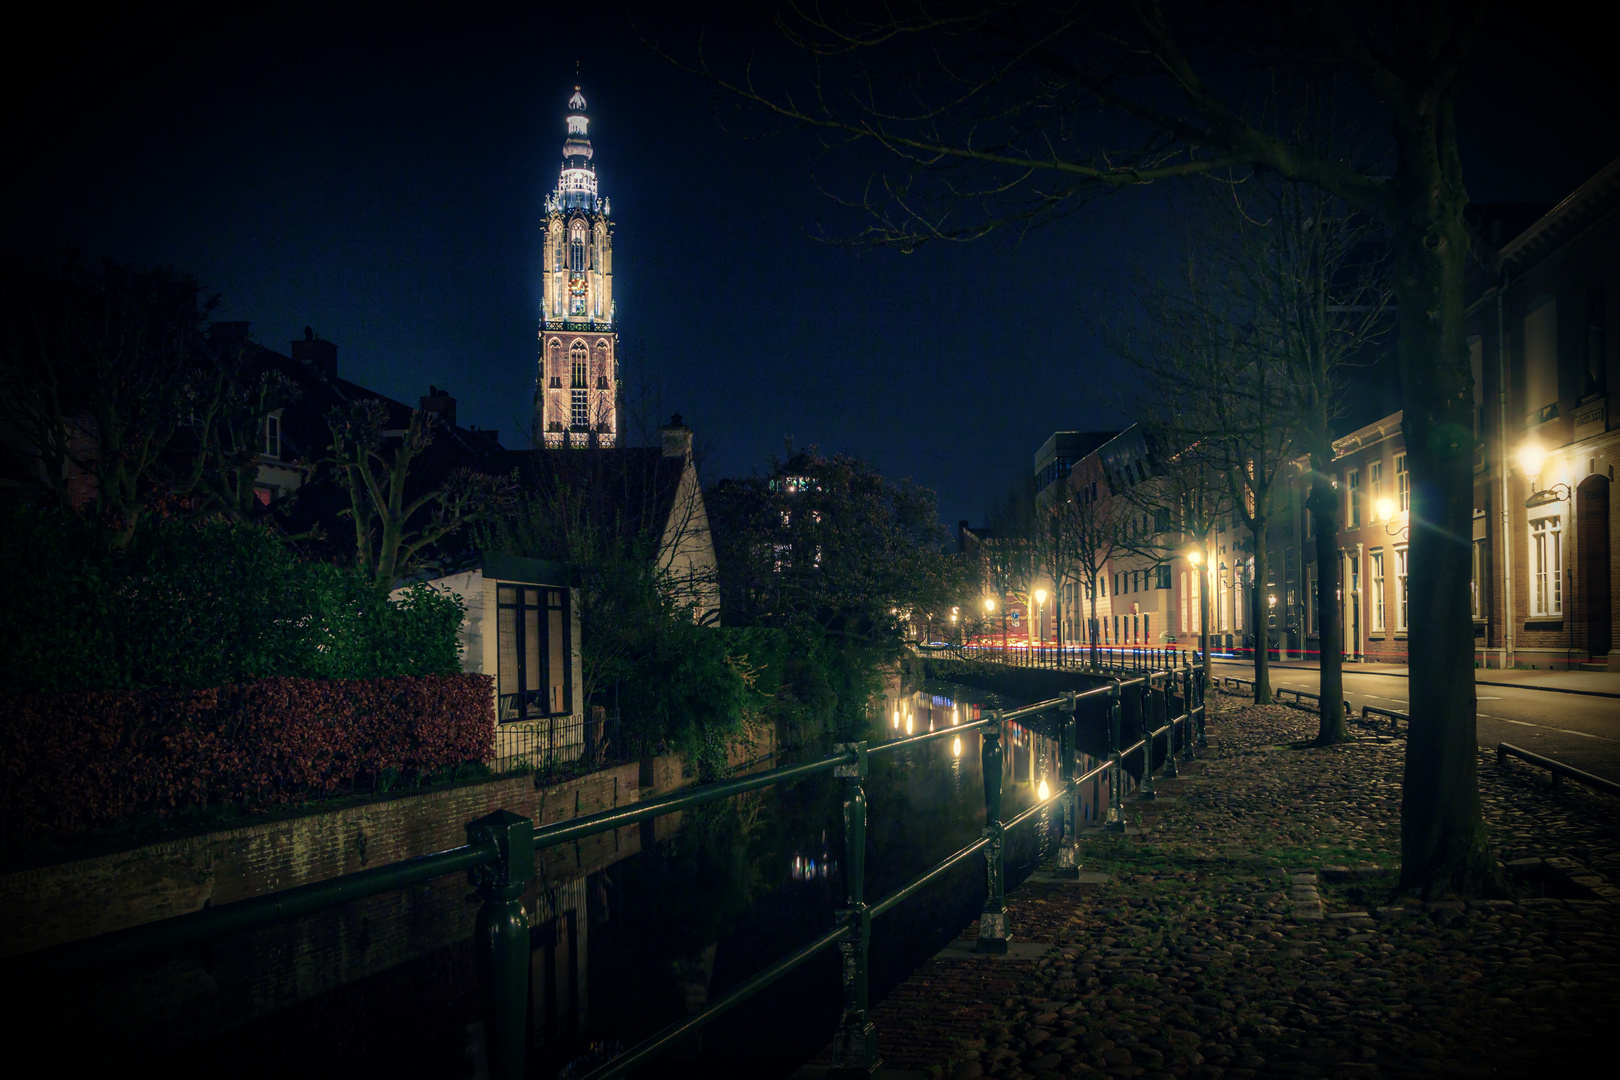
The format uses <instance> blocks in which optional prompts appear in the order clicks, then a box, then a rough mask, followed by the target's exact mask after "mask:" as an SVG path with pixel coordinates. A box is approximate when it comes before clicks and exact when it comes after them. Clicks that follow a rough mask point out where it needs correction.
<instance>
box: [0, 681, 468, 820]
mask: <svg viewBox="0 0 1620 1080" xmlns="http://www.w3.org/2000/svg"><path fill="white" fill-rule="evenodd" d="M494 741H495V714H494V707H493V697H492V694H491V686H490V677H489V676H487V675H424V676H398V677H395V678H387V679H340V680H317V679H294V678H274V679H262V680H258V681H255V682H250V683H243V684H240V685H235V686H224V687H219V688H216V689H209V690H104V691H83V692H80V693H72V694H52V695H29V696H21V697H0V835H5V836H12V837H18V836H23V835H34V836H42V835H64V834H69V833H75V832H80V831H83V830H85V829H93V828H99V827H102V826H106V825H114V824H118V823H121V822H127V821H131V820H134V819H138V818H142V817H148V816H151V815H160V816H166V815H173V814H176V813H179V812H181V811H185V810H191V809H199V808H203V807H221V806H236V807H238V808H241V809H246V810H252V809H255V808H260V807H269V806H275V805H278V804H286V803H294V802H301V801H304V800H307V799H312V798H319V797H321V796H325V795H330V794H333V793H334V792H338V791H342V790H348V789H354V788H356V787H359V788H361V789H369V786H370V785H373V784H375V782H376V780H377V778H378V777H379V776H398V777H399V778H400V779H402V780H405V781H407V782H408V781H410V780H413V779H416V778H419V777H421V776H424V775H426V774H429V773H432V772H434V771H436V770H439V769H443V768H446V767H454V766H458V765H462V764H465V763H467V762H483V761H487V760H488V759H489V756H490V754H491V752H492V750H493V748H494Z"/></svg>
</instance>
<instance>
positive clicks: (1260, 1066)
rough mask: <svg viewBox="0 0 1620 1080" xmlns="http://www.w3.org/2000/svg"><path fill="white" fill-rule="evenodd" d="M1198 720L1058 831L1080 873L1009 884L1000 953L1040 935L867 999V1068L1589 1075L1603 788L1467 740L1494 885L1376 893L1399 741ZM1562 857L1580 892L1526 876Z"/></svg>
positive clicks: (1617, 879)
mask: <svg viewBox="0 0 1620 1080" xmlns="http://www.w3.org/2000/svg"><path fill="white" fill-rule="evenodd" d="M1211 723H1212V727H1213V728H1214V729H1215V731H1216V734H1217V737H1215V738H1212V739H1211V745H1210V747H1209V749H1208V750H1207V751H1202V752H1201V754H1200V758H1199V760H1198V762H1197V763H1196V764H1195V765H1194V766H1193V767H1192V768H1193V771H1194V772H1195V773H1196V777H1197V778H1196V782H1189V783H1184V784H1181V785H1178V786H1177V788H1176V791H1177V795H1178V798H1177V799H1176V800H1174V801H1171V800H1155V801H1152V802H1143V803H1140V804H1136V805H1133V806H1132V808H1131V817H1132V831H1131V832H1130V833H1129V834H1127V835H1124V836H1121V835H1119V834H1105V833H1102V832H1101V831H1100V830H1090V831H1087V832H1085V833H1082V835H1081V837H1080V857H1081V860H1082V863H1083V864H1084V866H1085V867H1086V871H1085V872H1086V873H1088V874H1095V875H1097V876H1098V877H1099V878H1101V879H1102V880H1099V881H1097V882H1095V883H1093V884H1090V885H1088V887H1086V888H1083V889H1077V888H1074V887H1073V883H1072V881H1070V882H1048V881H1045V880H1043V879H1032V880H1031V882H1030V883H1028V884H1026V885H1025V886H1023V887H1021V888H1020V889H1018V890H1015V891H1014V892H1013V893H1012V894H1010V895H1009V897H1008V908H1009V920H1010V925H1011V927H1012V929H1013V933H1014V934H1015V935H1017V937H1015V939H1014V944H1015V946H1016V945H1018V944H1020V943H1021V942H1027V940H1028V939H1029V938H1036V939H1037V940H1039V941H1043V942H1044V941H1050V942H1051V943H1052V946H1051V947H1050V948H1047V947H1044V946H1043V947H1042V948H1041V949H1040V952H1039V953H1038V954H1037V955H1035V956H1030V957H1027V958H1022V959H1012V960H1002V961H999V962H993V963H989V964H985V963H965V962H963V960H964V959H966V958H967V957H964V958H963V959H948V958H946V957H947V956H948V955H949V953H946V954H941V958H940V959H936V960H931V961H929V962H928V963H927V964H925V965H924V966H923V968H921V969H919V971H918V972H917V973H916V974H915V975H913V976H912V978H911V979H909V980H907V981H906V982H904V983H902V984H901V985H900V986H899V987H897V988H896V989H895V990H893V991H891V992H890V993H889V994H888V995H887V996H886V998H885V999H884V1000H883V1001H881V1002H879V1003H878V1004H877V1005H876V1007H875V1009H874V1023H875V1025H876V1028H877V1032H878V1038H879V1042H880V1044H881V1045H882V1046H883V1048H884V1059H885V1063H886V1065H888V1066H889V1067H891V1068H895V1069H911V1070H916V1071H918V1072H924V1073H932V1074H934V1075H944V1076H955V1075H957V1073H956V1072H955V1071H954V1070H955V1069H958V1068H966V1067H967V1066H969V1065H976V1066H977V1067H978V1068H979V1070H980V1072H978V1073H971V1075H973V1076H979V1075H983V1076H992V1077H1003V1076H1005V1077H1021V1076H1029V1075H1034V1074H1047V1073H1050V1074H1056V1075H1064V1076H1097V1077H1102V1076H1110V1077H1122V1078H1123V1077H1137V1076H1143V1075H1147V1076H1156V1075H1161V1074H1162V1075H1166V1076H1175V1077H1178V1078H1182V1080H1199V1078H1208V1080H1216V1078H1217V1077H1219V1078H1222V1080H1244V1078H1245V1077H1254V1076H1345V1077H1349V1076H1367V1077H1385V1078H1392V1077H1398V1076H1403V1075H1409V1076H1424V1077H1427V1076H1432V1075H1444V1076H1453V1075H1455V1076H1472V1075H1479V1076H1487V1075H1496V1076H1527V1077H1532V1078H1539V1077H1541V1076H1542V1075H1544V1074H1549V1073H1552V1072H1555V1071H1559V1070H1569V1069H1577V1068H1578V1069H1580V1070H1581V1071H1582V1072H1588V1073H1589V1072H1592V1071H1594V1070H1593V1069H1592V1068H1591V1067H1590V1066H1591V1064H1592V1062H1593V1061H1595V1060H1601V1058H1600V1055H1603V1054H1606V1053H1607V1047H1606V1046H1604V1044H1603V1042H1602V1040H1603V1039H1604V1038H1605V1037H1606V1035H1607V1032H1608V1031H1609V1030H1610V1029H1611V1028H1612V1007H1613V1002H1615V1001H1617V1000H1620V813H1616V804H1615V803H1614V801H1613V799H1612V797H1609V796H1605V795H1603V794H1601V793H1597V792H1591V791H1589V790H1587V789H1584V788H1581V787H1579V786H1578V785H1566V787H1565V789H1563V790H1561V791H1550V790H1549V789H1548V788H1547V786H1546V784H1545V783H1544V782H1542V783H1537V782H1536V781H1535V779H1534V777H1533V776H1532V775H1531V774H1529V773H1527V772H1526V771H1524V770H1517V771H1515V770H1513V769H1511V768H1510V769H1505V770H1498V769H1497V768H1496V766H1495V763H1494V757H1493V756H1492V755H1490V754H1486V753H1482V754H1481V755H1480V757H1479V760H1478V766H1477V767H1478V775H1479V779H1480V797H1481V804H1482V808H1483V811H1484V815H1485V818H1486V823H1487V829H1488V839H1489V842H1490V843H1491V845H1492V846H1493V849H1494V850H1493V854H1494V856H1495V858H1496V859H1497V860H1499V863H1500V865H1501V866H1502V868H1503V871H1504V877H1503V880H1504V882H1506V888H1507V889H1508V890H1509V891H1508V893H1507V894H1506V895H1496V896H1490V897H1482V898H1457V897H1442V898H1437V900H1436V902H1435V903H1431V904H1428V905H1425V904H1423V903H1422V902H1421V900H1420V899H1419V898H1417V897H1415V896H1410V895H1400V894H1397V893H1396V892H1395V891H1394V890H1395V887H1396V885H1397V883H1398V880H1399V873H1400V867H1399V858H1400V832H1399V822H1400V803H1401V787H1400V783H1401V772H1402V768H1403V761H1404V757H1403V756H1404V752H1405V747H1404V744H1403V743H1401V742H1394V743H1390V744H1376V743H1356V744H1353V745H1348V746H1338V747H1322V748H1310V749H1304V750H1295V749H1291V747H1292V746H1294V745H1296V744H1300V743H1302V742H1304V741H1306V740H1308V739H1309V738H1310V737H1311V736H1313V735H1314V733H1315V725H1314V719H1313V718H1312V717H1311V716H1309V715H1307V714H1304V713H1301V712H1298V711H1296V710H1293V709H1286V708H1278V707H1275V706H1258V707H1257V706H1254V705H1252V704H1247V703H1245V702H1240V701H1236V700H1234V699H1223V700H1222V703H1221V710H1220V713H1219V715H1218V716H1217V717H1216V718H1215V719H1214V720H1212V722H1211ZM1138 814H1140V815H1141V830H1140V832H1138V831H1137V830H1136V826H1135V819H1136V817H1137V815H1138ZM1544 866H1545V867H1550V868H1551V872H1553V873H1556V874H1557V878H1551V877H1548V878H1545V879H1544V877H1543V867H1544ZM1577 876H1578V877H1581V878H1591V879H1595V880H1594V881H1591V882H1582V883H1581V884H1583V885H1585V886H1586V888H1585V890H1584V892H1585V896H1586V898H1584V899H1565V898H1562V897H1558V896H1543V895H1540V893H1541V891H1542V890H1543V889H1544V888H1551V887H1552V886H1551V885H1550V884H1548V883H1550V882H1552V881H1555V880H1562V881H1567V879H1568V878H1571V877H1577ZM1560 887H1562V888H1568V886H1560ZM1610 896H1612V897H1614V899H1615V901H1616V902H1610V900H1609V897H1610ZM1296 897H1297V899H1296ZM976 932H977V931H976V928H970V929H968V930H966V931H964V936H966V937H968V938H971V937H972V936H973V935H974V934H976ZM969 944H970V945H971V942H969ZM969 955H970V956H976V954H969ZM973 979H977V980H980V982H970V981H967V980H973ZM1036 1034H1039V1036H1040V1039H1039V1041H1036V1040H1035V1038H1034V1036H1035V1035H1036ZM998 1035H999V1036H1000V1040H999V1041H998V1038H997V1036H998ZM1021 1035H1027V1036H1029V1038H1028V1039H1027V1040H1026V1039H1024V1038H1021V1037H1020V1036H1021ZM1069 1040H1072V1041H1069ZM1015 1046H1016V1047H1017V1048H1016V1049H1009V1047H1015ZM987 1047H988V1048H989V1049H986V1048H987ZM969 1048H971V1049H969ZM1054 1056H1055V1057H1056V1058H1057V1059H1058V1060H1057V1061H1056V1062H1055V1063H1054V1062H1052V1061H1051V1060H1050V1059H1051V1058H1053V1057H1054ZM829 1060H830V1059H829ZM958 1062H960V1063H961V1064H955V1063H958ZM1602 1071H1607V1069H1603V1070H1602ZM970 1072H971V1070H969V1073H970ZM969 1073H963V1074H962V1075H963V1076H964V1080H966V1078H967V1076H968V1075H969Z"/></svg>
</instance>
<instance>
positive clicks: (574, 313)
mask: <svg viewBox="0 0 1620 1080" xmlns="http://www.w3.org/2000/svg"><path fill="white" fill-rule="evenodd" d="M567 123H568V138H567V140H566V141H565V142H564V143H563V162H562V172H561V174H560V175H559V176H558V178H557V189H556V190H555V191H553V192H552V193H551V195H550V196H549V197H548V198H547V199H546V218H545V223H544V225H542V226H541V228H542V230H543V231H544V233H545V243H544V246H543V252H544V254H543V255H542V261H541V280H542V281H543V282H544V295H543V297H542V298H541V301H540V358H539V369H538V372H537V374H536V376H535V383H534V427H535V431H534V443H535V445H536V446H545V447H550V448H556V447H567V446H588V445H595V446H602V447H611V446H614V445H616V444H617V442H618V438H619V415H618V414H619V360H618V351H619V336H618V334H617V333H616V332H615V331H614V321H613V320H614V302H613V222H612V221H611V220H610V219H609V217H608V213H609V206H608V200H607V198H606V197H605V196H602V195H601V194H599V193H598V191H597V188H596V164H595V162H594V161H593V160H592V157H593V153H594V152H593V151H592V149H591V141H590V139H589V137H588V136H587V133H586V129H587V128H588V127H589V125H590V118H589V117H587V116H586V115H585V95H584V94H582V93H580V89H579V87H577V86H576V87H574V96H573V97H571V98H569V99H568V119H567Z"/></svg>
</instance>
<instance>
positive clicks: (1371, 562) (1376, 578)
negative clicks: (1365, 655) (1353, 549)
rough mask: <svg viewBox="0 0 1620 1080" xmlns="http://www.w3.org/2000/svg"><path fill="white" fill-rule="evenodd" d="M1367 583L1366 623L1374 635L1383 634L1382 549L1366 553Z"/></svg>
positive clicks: (1374, 549)
mask: <svg viewBox="0 0 1620 1080" xmlns="http://www.w3.org/2000/svg"><path fill="white" fill-rule="evenodd" d="M1367 581H1368V584H1369V585H1370V586H1371V588H1370V589H1369V590H1368V593H1369V595H1368V597H1367V600H1368V606H1369V607H1370V608H1371V610H1370V611H1369V612H1368V616H1369V618H1368V620H1367V621H1368V623H1369V624H1370V625H1371V627H1372V631H1373V633H1375V634H1382V633H1383V632H1384V549H1383V548H1373V549H1372V550H1370V551H1368V552H1367Z"/></svg>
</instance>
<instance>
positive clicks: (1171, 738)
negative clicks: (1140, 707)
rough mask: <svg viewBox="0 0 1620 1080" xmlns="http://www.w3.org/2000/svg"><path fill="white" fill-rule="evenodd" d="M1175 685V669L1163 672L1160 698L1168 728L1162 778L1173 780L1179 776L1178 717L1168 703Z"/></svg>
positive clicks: (1182, 700) (1165, 738)
mask: <svg viewBox="0 0 1620 1080" xmlns="http://www.w3.org/2000/svg"><path fill="white" fill-rule="evenodd" d="M1175 686H1176V671H1175V669H1174V668H1171V669H1170V670H1169V671H1166V672H1165V673H1164V694H1163V697H1162V698H1161V699H1160V700H1161V701H1163V703H1164V722H1165V725H1166V727H1167V728H1168V730H1167V731H1166V732H1165V736H1164V778H1165V779H1166V780H1175V779H1177V778H1179V777H1180V776H1181V772H1180V771H1179V770H1178V769H1177V768H1176V722H1177V721H1178V720H1179V719H1180V717H1179V716H1178V715H1177V710H1176V708H1175V707H1174V706H1172V705H1171V704H1170V700H1171V698H1172V696H1174V695H1173V694H1172V691H1173V690H1174V689H1175ZM1178 700H1179V704H1181V705H1185V704H1186V701H1185V699H1178Z"/></svg>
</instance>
